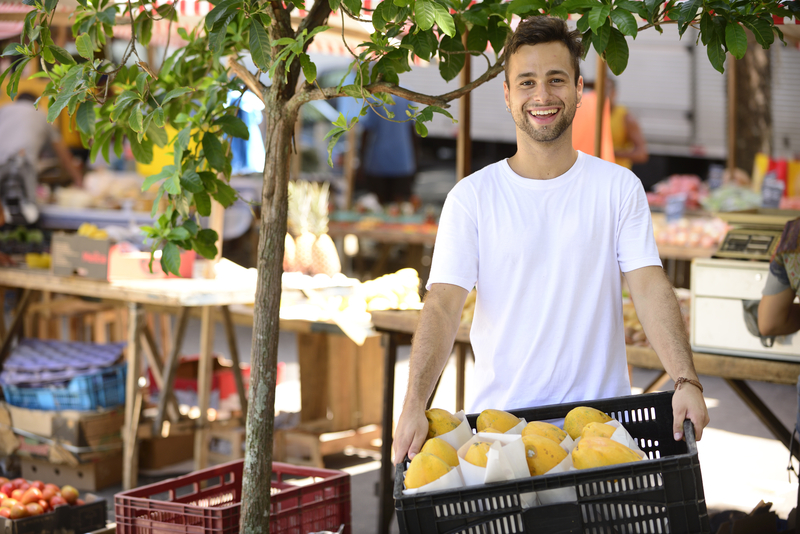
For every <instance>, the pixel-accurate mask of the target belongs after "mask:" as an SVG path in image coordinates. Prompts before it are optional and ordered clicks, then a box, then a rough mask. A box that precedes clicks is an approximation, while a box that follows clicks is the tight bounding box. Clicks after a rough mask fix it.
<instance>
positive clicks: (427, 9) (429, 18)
mask: <svg viewBox="0 0 800 534" xmlns="http://www.w3.org/2000/svg"><path fill="white" fill-rule="evenodd" d="M434 5H436V4H435V3H434V2H430V1H428V0H415V1H414V15H415V16H416V18H417V26H419V29H420V30H422V31H428V30H430V29H431V28H433V24H434V22H436V11H435V9H436V8H434V7H433V6H434Z"/></svg>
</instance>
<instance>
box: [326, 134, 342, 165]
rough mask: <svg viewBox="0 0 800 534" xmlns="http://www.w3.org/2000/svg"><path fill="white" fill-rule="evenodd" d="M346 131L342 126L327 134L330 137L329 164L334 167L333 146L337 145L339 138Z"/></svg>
mask: <svg viewBox="0 0 800 534" xmlns="http://www.w3.org/2000/svg"><path fill="white" fill-rule="evenodd" d="M345 131H346V130H343V129H341V128H334V129H333V130H331V131H329V132H328V133H327V134H326V135H325V137H326V138H328V166H330V167H333V159H332V154H333V148H334V147H335V146H336V143H337V142H338V141H339V138H340V137H341V136H342V134H343V133H344V132H345Z"/></svg>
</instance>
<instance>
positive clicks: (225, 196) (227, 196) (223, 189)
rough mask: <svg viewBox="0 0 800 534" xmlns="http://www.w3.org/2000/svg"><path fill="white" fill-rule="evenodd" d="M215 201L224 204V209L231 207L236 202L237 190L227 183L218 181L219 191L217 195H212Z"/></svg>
mask: <svg viewBox="0 0 800 534" xmlns="http://www.w3.org/2000/svg"><path fill="white" fill-rule="evenodd" d="M212 196H213V197H214V199H215V200H216V201H217V202H219V203H220V204H222V207H223V208H227V207H229V206H230V205H231V204H233V203H234V202H236V197H237V194H236V190H235V189H234V188H232V187H231V186H229V185H228V184H226V183H225V182H223V181H221V180H218V181H217V191H216V193H212Z"/></svg>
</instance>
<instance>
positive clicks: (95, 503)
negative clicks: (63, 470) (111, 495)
mask: <svg viewBox="0 0 800 534" xmlns="http://www.w3.org/2000/svg"><path fill="white" fill-rule="evenodd" d="M83 498H84V500H85V501H86V504H83V505H81V506H59V507H58V508H56V509H55V510H53V511H52V512H49V513H47V514H42V515H37V516H33V517H25V518H22V519H8V518H5V517H0V532H2V533H3V534H83V533H85V532H90V531H97V530H99V529H102V528H105V527H106V524H107V521H106V517H107V513H106V501H105V499H101V498H100V497H98V496H97V495H92V494H87V495H85V496H84V497H83Z"/></svg>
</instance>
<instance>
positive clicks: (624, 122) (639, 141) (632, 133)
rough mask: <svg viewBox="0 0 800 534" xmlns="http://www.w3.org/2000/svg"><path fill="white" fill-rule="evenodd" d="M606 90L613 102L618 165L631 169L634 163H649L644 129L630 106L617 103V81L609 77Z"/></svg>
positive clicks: (612, 133)
mask: <svg viewBox="0 0 800 534" xmlns="http://www.w3.org/2000/svg"><path fill="white" fill-rule="evenodd" d="M606 90H607V91H608V100H609V102H610V103H611V138H612V139H613V143H614V157H615V158H616V160H617V165H622V166H623V167H625V168H626V169H630V168H631V167H633V165H634V164H639V163H647V160H648V159H650V154H649V153H648V152H647V142H646V141H645V140H644V135H642V129H641V128H640V127H639V123H638V122H637V121H636V117H634V116H633V115H632V114H630V113H629V112H628V108H626V107H625V106H620V105H618V104H617V83H616V81H615V80H614V79H613V78H608V79H607V83H606Z"/></svg>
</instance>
